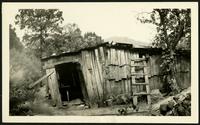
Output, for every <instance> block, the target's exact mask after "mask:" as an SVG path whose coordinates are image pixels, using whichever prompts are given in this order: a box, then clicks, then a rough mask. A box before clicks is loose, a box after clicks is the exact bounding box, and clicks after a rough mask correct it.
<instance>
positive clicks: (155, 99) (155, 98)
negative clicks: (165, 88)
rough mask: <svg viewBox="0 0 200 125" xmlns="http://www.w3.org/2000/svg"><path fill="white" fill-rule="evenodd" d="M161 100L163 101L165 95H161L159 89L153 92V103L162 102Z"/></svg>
mask: <svg viewBox="0 0 200 125" xmlns="http://www.w3.org/2000/svg"><path fill="white" fill-rule="evenodd" d="M161 99H163V95H162V94H161V92H160V90H159V89H154V90H151V100H152V103H156V102H158V101H160V100H161Z"/></svg>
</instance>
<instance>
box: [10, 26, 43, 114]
mask: <svg viewBox="0 0 200 125" xmlns="http://www.w3.org/2000/svg"><path fill="white" fill-rule="evenodd" d="M10 36H12V37H10V46H11V47H10V114H11V115H26V112H28V111H29V108H28V107H24V106H23V104H24V103H25V102H26V101H32V100H33V99H34V93H35V91H34V90H29V89H28V88H27V87H28V85H29V84H30V83H32V82H34V81H35V80H37V79H38V78H39V77H40V75H41V72H40V67H41V63H40V61H39V59H38V58H37V57H35V56H34V54H33V53H32V52H31V51H29V50H28V49H26V48H24V47H23V45H22V44H21V43H20V41H19V38H18V37H17V36H16V33H15V30H14V28H12V27H11V26H10Z"/></svg>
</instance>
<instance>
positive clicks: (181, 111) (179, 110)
mask: <svg viewBox="0 0 200 125" xmlns="http://www.w3.org/2000/svg"><path fill="white" fill-rule="evenodd" d="M177 113H178V115H179V116H186V112H185V108H184V107H183V106H182V105H179V106H178V107H177Z"/></svg>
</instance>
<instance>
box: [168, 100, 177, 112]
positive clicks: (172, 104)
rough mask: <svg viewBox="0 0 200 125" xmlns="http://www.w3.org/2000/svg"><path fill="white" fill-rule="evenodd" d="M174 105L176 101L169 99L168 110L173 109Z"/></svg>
mask: <svg viewBox="0 0 200 125" xmlns="http://www.w3.org/2000/svg"><path fill="white" fill-rule="evenodd" d="M174 105H175V103H174V101H169V102H168V104H167V108H168V110H172V109H173V108H174Z"/></svg>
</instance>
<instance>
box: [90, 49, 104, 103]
mask: <svg viewBox="0 0 200 125" xmlns="http://www.w3.org/2000/svg"><path fill="white" fill-rule="evenodd" d="M98 56H99V54H98V50H97V49H95V52H94V56H93V58H92V63H93V68H94V74H95V77H96V82H95V83H96V86H97V89H98V92H99V97H100V100H102V99H103V88H102V70H101V67H100V62H99V58H98Z"/></svg>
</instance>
